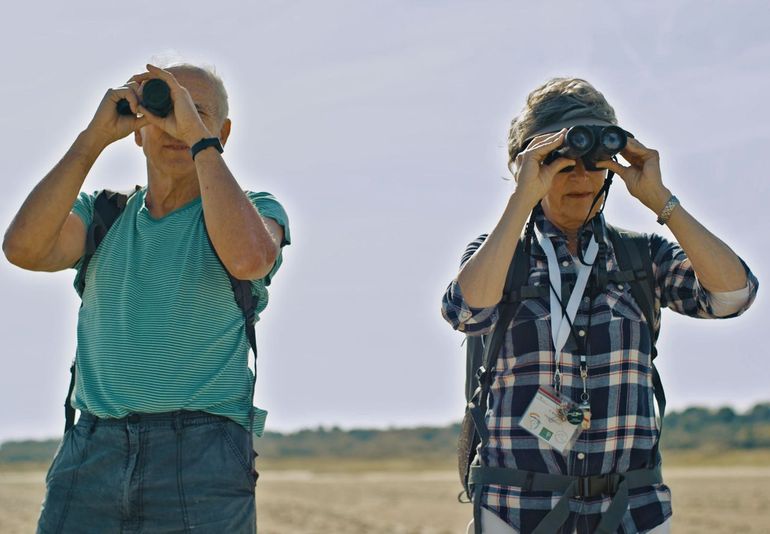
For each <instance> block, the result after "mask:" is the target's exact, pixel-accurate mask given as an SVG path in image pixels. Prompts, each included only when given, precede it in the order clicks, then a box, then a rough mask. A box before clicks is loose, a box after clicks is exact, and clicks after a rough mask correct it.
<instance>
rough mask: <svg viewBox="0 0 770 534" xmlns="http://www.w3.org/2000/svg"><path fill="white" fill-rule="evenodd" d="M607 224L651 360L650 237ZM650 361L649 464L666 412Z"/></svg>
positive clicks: (655, 332) (654, 353)
mask: <svg viewBox="0 0 770 534" xmlns="http://www.w3.org/2000/svg"><path fill="white" fill-rule="evenodd" d="M606 227H607V235H608V236H609V238H610V240H611V241H612V246H613V248H614V249H615V257H616V258H617V260H618V266H619V267H620V269H621V276H622V275H623V272H626V273H633V276H632V277H630V276H626V278H629V280H627V281H628V283H629V284H630V287H631V295H632V296H633V297H634V300H636V302H637V303H638V304H639V307H640V308H641V309H642V313H643V314H644V318H645V320H646V321H647V325H648V326H649V329H650V338H651V341H652V346H651V347H650V349H651V350H650V356H651V359H652V360H655V358H656V357H657V356H658V349H657V348H656V347H655V345H656V343H657V340H658V333H659V330H658V329H657V328H655V315H656V313H657V312H658V310H656V309H655V308H656V301H655V278H654V276H653V272H652V257H650V245H649V240H648V238H647V235H646V234H640V233H637V232H631V231H629V230H623V229H620V228H615V227H614V226H612V225H609V224H607V225H606ZM651 363H652V387H653V393H654V394H655V401H656V402H657V404H658V412H659V415H660V423H659V433H658V441H657V442H656V443H655V446H654V447H653V450H652V456H653V457H652V463H653V464H659V463H660V454H659V450H658V447H659V445H660V436H661V435H662V433H663V417H664V415H665V414H666V393H665V391H664V390H663V381H662V380H661V379H660V373H658V369H657V368H656V367H655V362H654V361H653V362H651Z"/></svg>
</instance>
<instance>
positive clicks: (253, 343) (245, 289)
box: [204, 223, 257, 433]
mask: <svg viewBox="0 0 770 534" xmlns="http://www.w3.org/2000/svg"><path fill="white" fill-rule="evenodd" d="M204 227H205V223H204ZM206 236H207V238H208V240H209V246H210V247H211V250H212V251H214V255H215V256H216V257H217V259H218V260H219V264H220V265H221V266H222V269H224V271H225V273H226V274H227V278H228V279H229V280H230V287H231V288H232V290H233V296H234V297H235V302H236V304H238V308H239V309H240V310H241V314H242V315H243V327H244V330H245V331H246V337H247V338H248V340H249V346H250V347H251V351H252V352H253V353H254V379H253V380H252V382H251V397H250V398H249V403H250V406H251V405H253V404H254V392H255V391H256V388H257V332H256V324H257V320H256V315H257V314H256V312H257V299H256V298H255V297H254V294H253V293H252V292H251V282H250V281H249V280H240V279H239V278H236V277H235V276H233V275H232V274H230V271H228V270H227V267H225V264H224V263H223V262H222V258H220V257H219V254H217V249H216V248H214V243H212V242H211V236H209V233H208V230H206ZM249 425H250V428H249V431H250V432H252V433H253V432H254V408H253V407H251V408H250V409H249Z"/></svg>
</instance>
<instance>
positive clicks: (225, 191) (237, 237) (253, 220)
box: [132, 65, 283, 280]
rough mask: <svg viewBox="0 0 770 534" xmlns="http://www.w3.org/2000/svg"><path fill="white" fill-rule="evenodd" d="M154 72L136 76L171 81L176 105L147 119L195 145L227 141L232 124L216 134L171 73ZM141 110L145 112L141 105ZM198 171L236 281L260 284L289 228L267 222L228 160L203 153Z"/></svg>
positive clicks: (215, 233) (212, 225)
mask: <svg viewBox="0 0 770 534" xmlns="http://www.w3.org/2000/svg"><path fill="white" fill-rule="evenodd" d="M147 70H148V72H146V73H143V74H138V75H136V76H134V77H133V78H132V80H133V81H134V82H137V83H142V82H144V81H146V80H148V79H150V78H160V79H162V80H163V81H165V82H166V83H167V84H168V86H169V90H170V91H171V98H172V100H173V101H174V111H173V113H171V114H169V115H168V116H167V117H164V118H161V117H157V116H154V115H151V114H149V113H145V116H146V118H147V121H148V122H149V123H151V124H154V125H155V126H157V127H159V128H161V129H163V130H164V131H166V132H168V133H169V135H171V136H173V137H175V138H176V139H180V140H182V141H184V142H185V143H186V144H187V146H193V145H194V144H195V143H197V142H198V141H200V140H201V139H204V138H211V137H214V135H215V134H219V138H220V139H221V140H222V141H223V142H224V141H226V138H227V134H228V133H229V128H230V121H229V119H225V120H224V124H223V125H222V126H221V131H220V132H212V131H210V130H209V129H208V128H207V127H206V125H205V124H204V122H203V120H202V119H201V117H200V115H199V113H198V111H197V109H196V107H195V103H194V102H193V101H192V98H191V96H190V93H189V92H188V91H187V89H185V88H184V87H183V86H182V85H180V83H179V82H178V81H177V79H176V77H175V76H174V75H173V74H172V73H171V72H169V71H167V70H163V69H159V68H158V67H155V66H154V65H147ZM139 111H140V112H144V108H142V107H141V106H140V107H139ZM195 169H196V172H197V175H198V183H199V186H200V192H201V203H202V205H203V217H204V220H205V222H206V230H207V231H208V234H209V237H210V238H211V243H212V244H213V245H214V249H215V250H216V252H217V255H218V256H219V259H220V260H221V261H222V263H223V264H224V266H225V268H226V269H227V270H228V271H229V272H230V274H232V275H233V276H234V277H236V278H238V279H240V280H257V279H260V278H262V277H264V276H265V275H267V274H268V273H269V272H270V270H271V269H272V268H273V263H274V262H275V259H276V258H277V257H278V252H279V251H280V249H281V243H282V241H283V229H282V228H281V226H280V225H279V224H277V223H276V222H275V221H273V220H272V219H267V218H263V217H262V216H261V215H260V214H259V212H258V211H257V209H256V208H255V207H254V205H253V204H252V203H251V201H250V200H249V198H248V197H247V196H246V193H244V192H243V190H242V189H241V187H240V185H238V182H237V181H236V180H235V178H234V177H233V175H232V173H231V172H230V169H228V167H227V164H226V163H225V161H224V159H222V156H221V155H220V154H219V152H217V151H216V150H214V149H213V148H207V149H205V150H202V151H200V152H198V154H197V155H196V156H195Z"/></svg>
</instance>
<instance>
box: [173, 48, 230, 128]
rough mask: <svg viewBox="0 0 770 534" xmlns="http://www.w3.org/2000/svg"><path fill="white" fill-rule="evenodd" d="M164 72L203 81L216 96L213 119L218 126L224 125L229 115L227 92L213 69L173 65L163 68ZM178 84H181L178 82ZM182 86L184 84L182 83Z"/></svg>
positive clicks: (183, 64) (179, 64)
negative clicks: (214, 118)
mask: <svg viewBox="0 0 770 534" xmlns="http://www.w3.org/2000/svg"><path fill="white" fill-rule="evenodd" d="M165 70H168V71H169V72H171V73H172V74H173V75H174V76H177V75H180V74H181V76H182V77H184V76H195V77H197V78H199V79H203V80H205V81H206V83H207V84H208V85H210V87H211V88H212V90H213V91H214V94H215V95H216V98H215V106H216V109H215V110H214V112H215V117H216V119H217V121H218V122H219V124H220V125H221V124H222V123H224V121H225V119H226V118H227V117H228V114H229V113H230V106H229V104H228V102H227V90H226V89H225V84H224V82H222V78H220V77H219V76H218V75H217V73H216V71H215V70H214V68H213V67H207V66H206V67H199V66H197V65H193V64H191V63H174V64H172V65H169V66H168V67H165ZM180 83H182V82H181V81H180ZM182 85H184V83H182Z"/></svg>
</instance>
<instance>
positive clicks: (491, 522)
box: [467, 508, 671, 534]
mask: <svg viewBox="0 0 770 534" xmlns="http://www.w3.org/2000/svg"><path fill="white" fill-rule="evenodd" d="M473 526H474V525H473V520H472V519H471V522H470V523H469V524H468V530H467V534H473ZM481 527H482V531H483V532H484V534H518V533H517V532H516V529H514V528H513V527H511V526H510V525H509V524H508V523H506V522H505V521H503V520H502V519H500V518H499V517H497V515H495V514H493V513H492V512H490V511H489V510H487V509H486V508H482V509H481ZM670 533H671V518H670V517H669V518H668V519H667V520H666V521H665V522H664V523H663V524H661V525H658V526H657V527H655V528H654V529H652V530H648V531H647V534H670Z"/></svg>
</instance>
